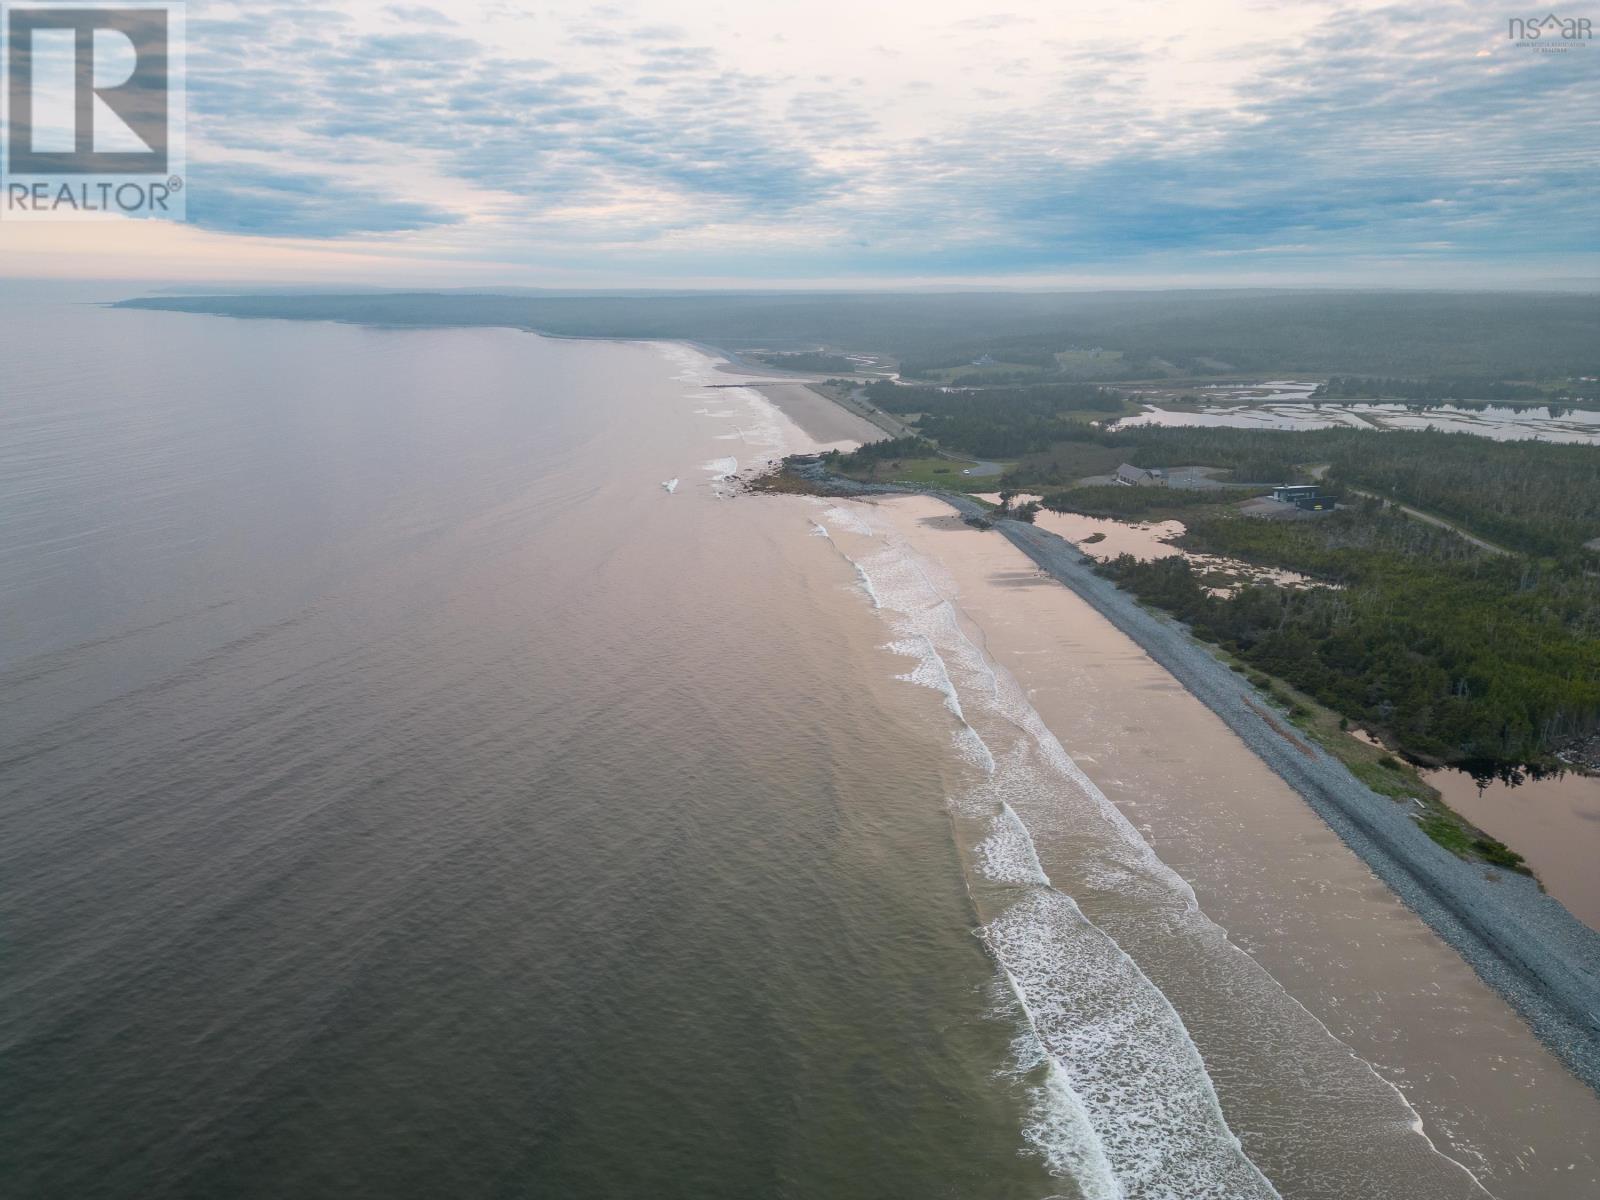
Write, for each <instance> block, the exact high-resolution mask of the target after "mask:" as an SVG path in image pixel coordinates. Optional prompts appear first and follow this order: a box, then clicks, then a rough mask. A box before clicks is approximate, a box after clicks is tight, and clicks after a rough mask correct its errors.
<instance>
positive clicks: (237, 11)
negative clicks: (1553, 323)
mask: <svg viewBox="0 0 1600 1200" xmlns="http://www.w3.org/2000/svg"><path fill="white" fill-rule="evenodd" d="M1216 2H1217V5H1218V7H1217V8H1216V10H1215V12H1214V13H1213V12H1211V11H1210V10H1208V11H1207V12H1205V13H1201V12H1198V11H1192V10H1190V9H1188V8H1179V7H1176V6H1173V7H1170V8H1167V9H1164V10H1162V12H1163V14H1165V15H1164V16H1163V19H1161V20H1151V19H1134V18H1131V17H1130V16H1129V15H1128V13H1127V12H1126V11H1124V10H1123V9H1121V8H1119V7H1117V6H1114V5H1111V4H1109V3H1108V4H1107V5H1106V6H1105V7H1104V9H1103V10H1101V9H1096V8H1094V6H1092V5H1091V6H1087V7H1085V8H1083V9H1081V10H1079V9H1075V10H1074V11H1073V13H1072V14H1071V15H1070V16H1067V15H1065V14H1063V13H1062V12H1060V11H1059V10H1058V8H1057V7H1056V6H1055V5H1053V4H1048V3H1044V2H1043V0H1041V2H1040V3H1036V4H1034V3H1028V4H1024V3H1020V2H1019V3H1017V4H1016V5H1015V6H1014V7H1015V8H1016V11H1014V12H1007V13H989V12H985V11H983V9H982V7H981V6H980V5H978V4H976V3H973V4H971V5H970V11H969V13H968V14H967V15H965V16H960V15H959V14H958V15H957V16H956V18H955V19H953V20H946V21H943V22H942V23H941V24H938V25H929V24H926V23H919V22H918V21H917V20H913V19H912V17H913V15H914V14H912V12H911V10H910V9H907V10H906V11H905V12H897V11H896V10H893V9H892V7H891V8H889V9H885V10H883V11H881V12H880V11H878V10H868V9H862V8H859V7H857V6H852V5H849V4H847V3H845V0H816V3H817V4H818V5H820V6H821V8H822V9H825V10H826V11H819V12H818V15H817V20H816V21H815V28H811V27H809V26H805V25H802V26H796V25H794V24H793V23H789V24H786V25H781V26H780V25H773V24H770V23H769V24H763V22H773V21H777V20H778V19H779V18H778V17H776V16H766V15H764V14H763V13H761V12H757V11H751V12H748V13H743V14H733V15H730V16H726V17H722V16H717V15H715V14H710V15H702V16H698V17H697V16H695V15H693V10H692V9H690V8H687V7H685V6H684V5H681V4H674V5H672V6H670V7H669V6H667V5H666V4H665V3H664V2H659V0H641V3H638V4H635V5H631V6H628V7H626V8H624V7H622V6H615V7H601V8H595V7H590V6H568V5H565V4H564V3H563V0H556V4H555V7H554V8H552V9H545V8H541V9H540V11H539V13H538V14H537V15H536V16H534V15H530V14H527V13H521V12H518V11H516V10H515V9H513V8H512V7H510V6H495V5H486V6H484V7H482V8H481V9H474V8H473V7H472V6H470V5H466V4H462V5H454V6H451V9H450V13H449V15H446V14H445V13H444V12H442V11H440V10H439V9H434V8H428V7H423V6H411V5H389V6H386V7H368V6H366V5H364V4H361V3H358V0H349V2H348V4H345V5H342V6H341V8H340V9H339V10H323V9H313V8H307V7H304V6H297V5H279V6H276V7H272V8H270V9H268V10H266V11H265V12H263V13H261V14H260V15H259V16H258V15H256V14H255V10H254V9H249V10H245V9H242V8H237V7H235V8H229V7H228V6H226V5H219V6H217V7H216V8H215V9H213V10H209V11H208V13H207V15H206V16H204V17H199V16H197V17H196V19H194V20H192V21H191V23H190V24H191V32H190V53H189V63H190V94H191V112H192V117H191V123H190V125H191V136H192V138H193V139H194V141H195V142H197V143H198V145H197V147H196V148H195V150H194V151H192V152H191V158H192V159H193V161H194V163H195V167H196V169H195V171H194V172H193V176H194V178H193V181H192V190H191V192H190V206H191V213H192V214H194V216H195V218H196V219H197V220H199V221H201V222H202V223H203V224H204V225H206V226H207V227H208V228H211V229H217V230H225V231H226V230H233V231H236V232H240V233H249V234H252V235H265V236H282V237H326V238H329V239H340V238H372V237H389V238H394V239H396V240H397V241H404V239H405V238H406V237H407V236H408V235H412V236H414V237H416V238H427V239H428V240H429V242H430V245H433V246H436V247H439V252H440V253H444V254H451V253H454V254H459V255H460V256H462V258H463V260H466V259H469V258H471V259H478V258H481V257H483V256H500V257H501V258H503V259H504V260H505V261H508V262H537V261H541V256H545V257H547V258H549V259H551V260H554V259H556V258H561V259H562V260H563V261H565V260H577V259H582V257H583V256H584V255H588V256H589V257H590V258H591V259H592V260H593V261H596V262H599V261H602V260H604V259H605V258H606V256H608V255H611V254H614V253H615V252H616V248H617V247H618V246H627V247H629V248H630V251H629V253H630V255H633V256H634V257H633V259H632V260H631V261H637V260H638V258H637V256H638V255H639V254H640V253H642V252H648V253H649V254H650V255H653V256H655V257H656V259H657V261H658V263H659V265H660V267H661V269H662V270H663V271H667V272H670V271H672V270H674V269H682V270H686V271H687V270H699V268H700V267H702V266H703V265H704V264H706V263H717V264H720V265H721V266H722V267H724V268H726V269H727V270H730V271H734V272H737V271H739V270H741V269H746V270H748V271H749V272H751V273H757V272H760V273H763V274H765V275H767V276H769V277H770V275H771V274H772V273H773V272H783V271H791V272H808V273H809V272H816V271H826V272H828V273H830V274H839V273H848V272H849V271H852V270H861V271H864V272H865V271H873V272H879V273H881V272H883V271H902V270H904V271H917V270H920V271H945V272H952V273H957V274H959V273H963V272H966V273H973V274H983V273H989V274H992V273H994V272H996V271H1006V272H1025V271H1050V270H1054V269H1058V268H1063V267H1077V266H1081V265H1084V264H1101V265H1106V266H1110V267H1118V266H1121V265H1126V264H1132V263H1137V262H1139V261H1142V260H1151V261H1155V260H1158V259H1159V260H1162V261H1174V260H1182V259H1187V260H1188V261H1192V262H1195V263H1206V262H1209V263H1212V264H1217V263H1225V262H1227V261H1229V260H1235V259H1238V260H1249V261H1252V262H1254V261H1258V260H1274V259H1276V260H1281V261H1283V262H1286V263H1287V262H1299V261H1301V260H1303V259H1304V258H1305V257H1306V256H1307V255H1308V254H1311V253H1320V254H1322V255H1324V256H1329V257H1337V256H1339V255H1347V256H1350V257H1352V258H1359V257H1361V256H1368V255H1371V256H1379V255H1385V254H1388V255H1402V254H1411V253H1418V252H1424V253H1427V254H1430V255H1434V256H1438V255H1454V256H1456V257H1457V258H1459V259H1461V260H1462V261H1470V260H1473V259H1482V260H1485V261H1487V260H1489V259H1491V258H1499V259H1507V258H1511V257H1514V256H1515V255H1516V254H1519V253H1522V254H1531V255H1562V254H1567V255H1584V254H1592V228H1593V219H1594V216H1595V215H1596V212H1597V207H1600V206H1597V204H1596V190H1595V183H1594V180H1593V172H1592V163H1593V161H1594V160H1595V158H1596V156H1597V153H1600V133H1597V131H1596V127H1595V125H1594V123H1593V122H1592V120H1591V119H1590V118H1589V117H1588V115H1587V113H1588V108H1587V103H1588V93H1589V91H1590V90H1592V72H1586V71H1585V70H1583V69H1582V68H1581V66H1575V65H1574V64H1573V62H1571V61H1566V62H1563V61H1559V60H1560V59H1562V58H1565V59H1568V60H1574V59H1577V58H1580V57H1581V56H1579V55H1568V56H1549V55H1545V56H1540V55H1532V54H1522V55H1518V54H1516V53H1515V52H1514V51H1513V50H1510V49H1507V48H1505V47H1503V46H1502V45H1501V44H1500V43H1499V42H1497V41H1496V40H1495V39H1496V38H1498V37H1499V36H1500V35H1501V34H1502V33H1503V30H1501V29H1500V27H1499V24H1498V21H1499V19H1498V18H1496V19H1495V20H1493V21H1490V20H1488V19H1487V18H1486V17H1485V16H1484V14H1483V12H1482V10H1481V6H1478V5H1475V4H1471V3H1465V2H1457V3H1450V2H1448V0H1447V2H1445V3H1442V4H1436V5H1433V6H1430V7H1429V8H1428V9H1427V11H1426V12H1425V13H1422V12H1420V11H1418V10H1415V9H1413V8H1409V7H1402V6H1392V5H1389V6H1385V5H1377V6H1375V5H1373V4H1368V3H1364V2H1363V0H1351V2H1349V3H1341V4H1338V5H1327V6H1316V5H1309V6H1308V5H1296V6H1284V5H1277V4H1271V3H1261V2H1260V0H1216ZM958 7H959V6H958ZM834 9H837V12H834ZM846 12H848V13H850V14H853V15H852V20H853V21H854V22H855V24H854V25H853V28H855V29H856V32H855V34H854V36H852V37H851V38H848V39H840V38H839V37H838V36H837V35H836V34H834V33H830V32H829V31H830V30H832V29H836V28H837V27H838V26H837V25H830V24H828V22H827V20H825V19H824V18H825V17H827V16H829V15H830V14H832V15H834V16H838V15H840V14H843V13H846ZM661 18H669V19H661ZM779 34H782V35H783V38H782V40H775V38H777V35H779ZM1486 48H1487V49H1488V51H1489V52H1488V56H1487V57H1485V56H1484V53H1485V50H1486ZM1308 247H1315V248H1317V249H1316V251H1315V252H1313V251H1311V250H1308V249H1307V248H1308ZM675 264H676V265H675Z"/></svg>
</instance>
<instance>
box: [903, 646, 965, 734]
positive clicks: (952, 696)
mask: <svg viewBox="0 0 1600 1200" xmlns="http://www.w3.org/2000/svg"><path fill="white" fill-rule="evenodd" d="M887 648H888V649H890V650H892V651H894V652H895V653H896V654H903V655H905V656H906V657H907V658H914V659H916V660H917V665H916V666H915V667H914V668H912V669H911V670H910V671H908V672H906V673H905V674H904V675H896V676H895V678H896V679H901V680H904V681H905V682H906V683H917V684H921V685H922V686H923V687H928V688H932V689H933V690H934V691H936V692H938V693H939V694H940V695H942V696H943V697H944V706H945V707H946V708H948V709H949V710H950V711H951V712H952V713H953V714H955V718H956V720H958V721H960V722H961V723H962V724H963V725H965V724H966V723H967V715H966V714H965V713H964V712H962V711H961V697H959V696H957V695H956V685H955V684H954V683H952V682H951V681H950V672H949V671H948V670H946V669H945V665H944V659H942V658H940V657H939V652H938V651H937V650H935V649H934V647H933V642H932V641H930V640H929V639H928V637H927V635H925V634H918V635H917V636H916V637H913V638H906V639H904V640H901V641H898V642H890V643H889V645H888V647H887Z"/></svg>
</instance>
